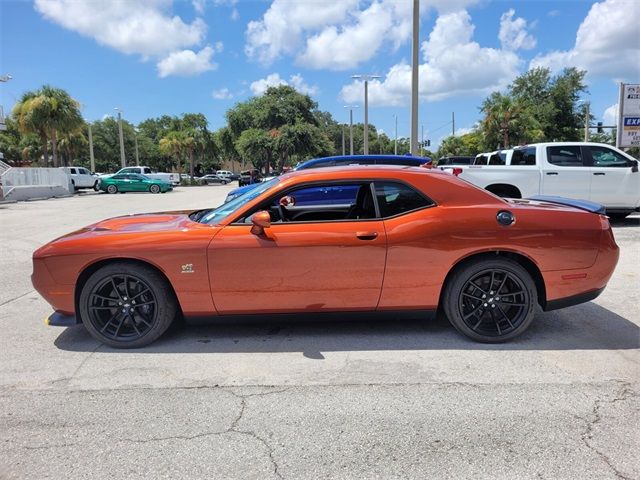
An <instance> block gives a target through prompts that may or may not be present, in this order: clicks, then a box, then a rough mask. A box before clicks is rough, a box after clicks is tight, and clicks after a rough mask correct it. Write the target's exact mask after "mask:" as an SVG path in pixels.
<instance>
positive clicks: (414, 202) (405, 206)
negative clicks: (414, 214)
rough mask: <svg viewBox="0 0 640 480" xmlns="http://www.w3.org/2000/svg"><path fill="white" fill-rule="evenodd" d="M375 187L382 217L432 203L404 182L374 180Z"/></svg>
mask: <svg viewBox="0 0 640 480" xmlns="http://www.w3.org/2000/svg"><path fill="white" fill-rule="evenodd" d="M375 187H376V198H377V200H378V206H379V207H380V214H381V215H382V217H392V216H394V215H400V214H402V213H405V212H410V211H411V210H416V209H418V208H424V207H428V206H430V205H433V202H431V201H430V200H428V199H427V198H425V197H424V196H423V195H421V194H420V193H418V192H417V191H416V190H414V189H413V188H411V187H409V186H408V185H405V184H404V183H396V182H375Z"/></svg>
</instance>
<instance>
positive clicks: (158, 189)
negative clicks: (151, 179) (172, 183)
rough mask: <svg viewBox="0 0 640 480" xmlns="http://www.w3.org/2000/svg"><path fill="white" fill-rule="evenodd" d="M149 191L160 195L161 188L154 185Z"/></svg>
mask: <svg viewBox="0 0 640 480" xmlns="http://www.w3.org/2000/svg"><path fill="white" fill-rule="evenodd" d="M149 191H150V192H151V193H160V187H159V186H158V185H155V184H154V185H151V186H150V187H149Z"/></svg>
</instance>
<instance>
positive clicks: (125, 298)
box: [123, 292, 493, 301]
mask: <svg viewBox="0 0 640 480" xmlns="http://www.w3.org/2000/svg"><path fill="white" fill-rule="evenodd" d="M491 293H493V292H491ZM123 300H125V301H126V300H127V297H124V299H123Z"/></svg>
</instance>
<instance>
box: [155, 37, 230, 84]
mask: <svg viewBox="0 0 640 480" xmlns="http://www.w3.org/2000/svg"><path fill="white" fill-rule="evenodd" d="M215 51H216V50H214V49H213V47H211V46H210V45H207V46H206V47H204V48H203V49H202V50H200V51H199V52H198V53H196V52H194V51H193V50H182V51H180V52H173V53H171V54H169V55H168V56H167V57H166V58H164V59H162V60H160V61H159V62H158V75H159V76H160V77H161V78H164V77H168V76H169V75H178V76H181V77H190V76H193V75H198V74H200V73H203V72H206V71H209V70H215V69H216V68H217V67H218V64H216V63H215V62H213V61H212V58H213V54H214V53H215Z"/></svg>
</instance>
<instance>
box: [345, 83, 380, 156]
mask: <svg viewBox="0 0 640 480" xmlns="http://www.w3.org/2000/svg"><path fill="white" fill-rule="evenodd" d="M351 78H355V79H360V80H364V147H363V149H364V154H365V155H368V154H369V80H373V79H375V78H380V76H379V75H352V76H351Z"/></svg>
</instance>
